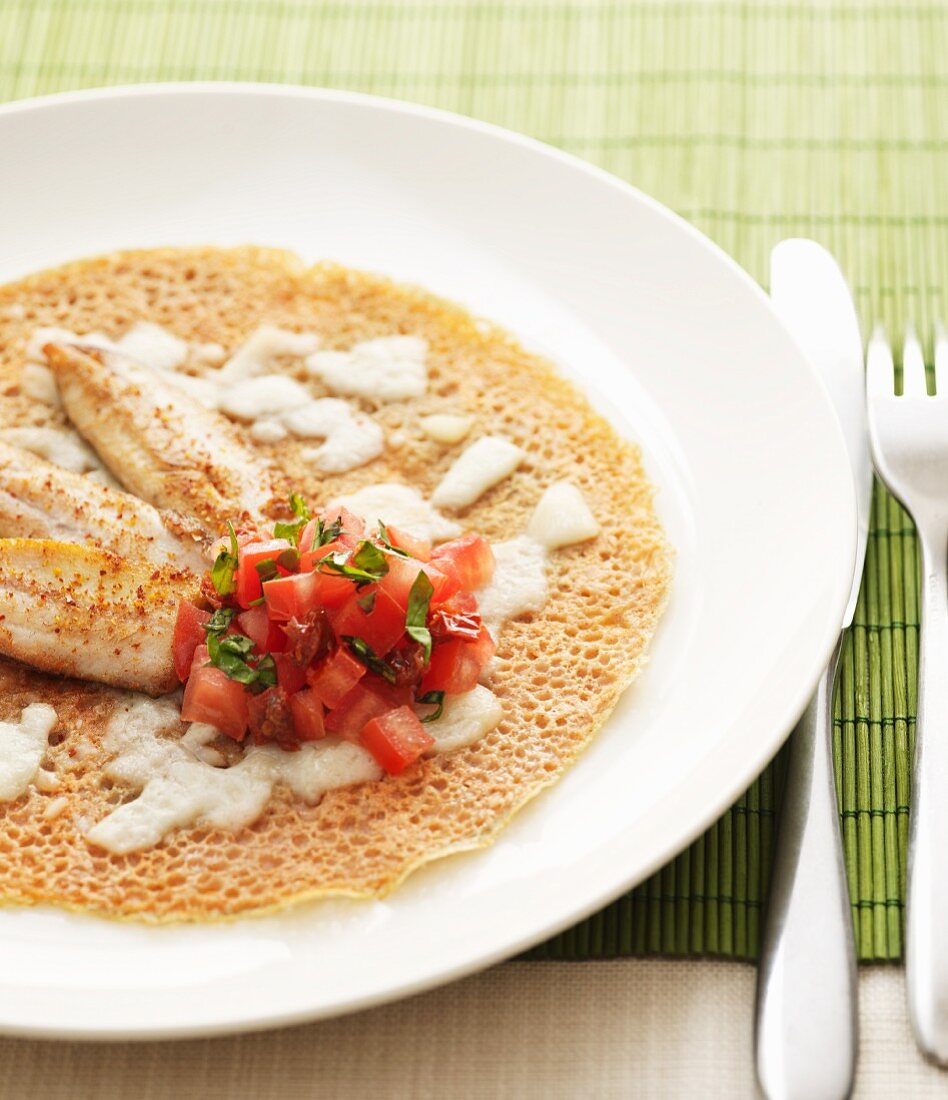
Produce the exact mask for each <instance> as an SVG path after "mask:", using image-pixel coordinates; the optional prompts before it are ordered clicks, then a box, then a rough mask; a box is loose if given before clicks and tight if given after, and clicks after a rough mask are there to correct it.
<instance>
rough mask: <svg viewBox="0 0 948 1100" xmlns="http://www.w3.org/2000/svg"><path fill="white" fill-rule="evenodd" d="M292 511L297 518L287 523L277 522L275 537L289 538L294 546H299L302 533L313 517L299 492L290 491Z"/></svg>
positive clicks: (274, 531) (274, 527)
mask: <svg viewBox="0 0 948 1100" xmlns="http://www.w3.org/2000/svg"><path fill="white" fill-rule="evenodd" d="M290 511H291V512H292V513H293V515H294V516H296V519H295V520H292V521H289V522H286V523H284V522H279V523H275V524H274V525H273V537H274V538H275V539H289V540H290V542H292V543H293V545H294V546H298V545H299V541H300V533H301V532H302V530H303V528H304V527H305V526H306V524H307V523H309V521H310V520H311V519H312V518H313V517H312V515H311V514H310V510H309V508H307V506H306V501H305V500H303V498H302V497H301V496H300V494H299V493H290Z"/></svg>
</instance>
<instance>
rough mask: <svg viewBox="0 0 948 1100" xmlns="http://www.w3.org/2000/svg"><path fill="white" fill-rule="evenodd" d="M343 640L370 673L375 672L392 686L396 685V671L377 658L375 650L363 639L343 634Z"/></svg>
mask: <svg viewBox="0 0 948 1100" xmlns="http://www.w3.org/2000/svg"><path fill="white" fill-rule="evenodd" d="M342 640H343V641H344V642H345V643H346V645H347V646H348V647H349V651H350V653H351V654H352V656H353V657H355V659H356V660H357V661H361V662H362V664H364V665H365V667H366V668H367V669H368V670H369V671H370V672H375V673H377V674H378V675H379V676H381V677H382V679H383V680H386V681H387V682H388V683H390V684H394V683H395V669H394V668H392V666H391V665H390V664H388V662H387V661H383V660H382V658H381V657H379V656H377V655H376V653H375V650H373V649H372V647H371V646H370V645H369V644H368V643H367V642H364V641H363V640H362V639H361V638H354V637H353V636H352V635H351V634H343V636H342Z"/></svg>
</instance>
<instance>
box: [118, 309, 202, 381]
mask: <svg viewBox="0 0 948 1100" xmlns="http://www.w3.org/2000/svg"><path fill="white" fill-rule="evenodd" d="M118 348H119V350H120V351H121V352H123V353H124V354H125V355H128V356H131V358H132V359H137V360H138V362H139V363H143V364H144V365H145V366H146V367H152V368H153V369H154V370H175V369H176V368H177V367H180V366H183V365H184V364H185V363H186V362H187V361H188V352H189V345H188V343H187V342H186V341H185V340H182V339H181V338H180V336H175V334H174V333H173V332H169V331H168V330H167V329H166V328H162V327H161V325H155V324H152V323H151V321H139V322H138V323H137V324H135V325H133V326H132V327H131V328H130V329H129V330H128V332H126V333H125V335H124V336H123V337H122V338H121V339H120V340H119V341H118Z"/></svg>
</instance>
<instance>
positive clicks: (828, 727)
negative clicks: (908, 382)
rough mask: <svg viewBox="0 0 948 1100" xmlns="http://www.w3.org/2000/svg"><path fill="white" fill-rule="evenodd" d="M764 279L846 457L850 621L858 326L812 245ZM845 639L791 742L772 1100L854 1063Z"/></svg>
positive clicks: (759, 1022) (838, 280) (831, 268)
mask: <svg viewBox="0 0 948 1100" xmlns="http://www.w3.org/2000/svg"><path fill="white" fill-rule="evenodd" d="M770 287H771V291H770V292H771V296H772V299H773V304H774V307H775V309H776V310H777V313H778V314H779V315H780V316H781V318H782V319H783V321H784V323H785V324H786V325H787V327H788V328H789V329H790V331H791V332H792V333H793V334H794V336H795V337H796V339H797V342H798V344H799V345H800V347H801V349H802V350H803V352H804V353H805V355H806V356H807V358H808V359H809V361H810V363H811V364H812V365H813V366H814V367H815V368H816V369H817V370H818V371H819V374H820V376H821V377H822V379H823V382H824V383H825V384H826V386H827V389H828V390H829V392H830V395H831V396H832V399H833V404H834V406H835V408H836V414H837V416H838V418H839V421H840V425H841V427H842V429H843V435H844V436H845V439H846V446H847V450H848V452H849V459H850V463H851V465H852V471H853V478H854V481H855V486H856V496H857V509H858V517H859V537H858V544H857V552H856V561H855V568H854V573H853V580H852V591H851V593H850V597H849V605H848V606H847V608H846V616H845V620H844V622H843V624H842V626H843V629H845V628H846V627H848V626H849V625H850V623H851V622H852V619H853V615H854V613H855V610H856V599H857V597H858V595H859V586H860V583H861V580H862V569H863V562H864V560H865V554H866V542H867V537H868V530H869V504H870V498H871V493H872V468H871V465H870V462H869V450H868V445H867V438H866V411H865V397H864V384H865V383H864V380H863V366H862V340H861V337H860V334H859V322H858V319H857V317H856V310H855V307H854V306H853V302H852V298H851V297H850V294H849V290H848V288H847V286H846V282H845V280H844V279H843V275H842V273H841V272H840V270H839V267H838V266H837V264H836V262H835V260H834V259H833V258H832V256H830V254H829V253H828V252H826V250H825V249H823V248H821V247H820V246H819V245H818V244H816V243H815V242H813V241H805V240H790V241H783V242H781V243H780V244H779V245H778V246H777V247H776V248H775V249H774V251H773V253H772V254H771V258H770ZM805 491H806V487H805V486H801V492H805ZM841 642H842V637H840V641H839V642H837V644H836V648H835V650H834V651H833V655H832V658H831V659H830V662H829V664H828V665H827V667H826V671H825V672H824V673H823V676H822V678H821V679H820V682H819V685H818V686H817V690H816V694H815V695H814V696H813V698H812V700H811V701H810V704H809V706H808V707H807V709H806V711H805V712H804V714H803V717H802V718H801V719H800V721H799V723H798V724H797V726H796V729H795V730H794V732H793V737H792V741H791V745H790V762H789V767H788V771H787V784H786V789H785V793H784V800H783V809H782V811H781V816H780V824H779V829H778V834H777V848H776V853H775V861H774V871H773V879H772V882H771V887H770V900H769V904H768V910H767V914H766V918H765V924H764V930H763V942H762V947H761V957H760V966H759V970H758V977H757V1019H756V1041H757V1076H758V1079H759V1081H760V1085H761V1088H762V1089H763V1091H764V1093H765V1094H766V1095H767V1096H768V1097H770V1098H771V1100H778V1098H780V1100H790V1098H800V1100H822V1098H825V1100H836V1098H839V1097H845V1096H848V1095H849V1093H850V1091H851V1089H852V1083H853V1074H854V1070H855V1062H856V1042H857V1012H856V1000H857V987H856V956H855V949H854V946H853V927H852V913H851V906H850V899H849V891H848V889H847V885H846V873H845V867H844V864H843V851H842V838H841V835H840V827H839V811H838V808H837V803H836V786H835V782H834V777H833V758H832V734H833V720H832V708H833V679H834V676H835V673H836V664H837V661H838V659H839V653H840V646H841Z"/></svg>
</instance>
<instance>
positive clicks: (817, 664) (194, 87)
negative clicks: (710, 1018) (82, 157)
mask: <svg viewBox="0 0 948 1100" xmlns="http://www.w3.org/2000/svg"><path fill="white" fill-rule="evenodd" d="M194 93H200V94H205V95H213V96H219V97H222V98H226V97H229V96H233V95H244V96H246V95H254V96H265V97H273V98H287V99H293V100H299V99H304V100H312V101H316V102H319V103H333V102H336V103H341V104H349V105H353V106H357V107H362V108H373V109H375V110H381V111H387V112H391V113H396V114H401V115H409V116H415V117H418V118H422V119H428V120H432V121H436V122H440V123H442V124H446V125H451V126H453V127H457V128H460V129H463V130H468V131H473V132H477V133H481V134H484V135H487V136H491V137H493V138H495V139H498V140H502V141H504V142H507V143H509V144H512V145H519V146H521V147H524V148H527V149H532V150H533V151H535V152H537V153H539V154H541V155H543V156H546V157H552V158H553V159H555V160H557V161H559V162H560V163H562V164H563V165H564V166H566V167H568V168H570V169H572V170H573V171H579V172H581V173H583V174H584V175H586V176H588V177H591V178H592V179H594V180H597V181H598V182H599V183H600V184H604V185H607V186H608V187H610V188H612V189H613V190H616V191H618V192H620V193H623V194H625V195H626V196H628V197H631V198H633V199H634V200H635V201H636V202H638V203H640V204H642V205H644V206H646V207H648V208H649V209H650V211H651V212H652V213H653V214H655V215H657V216H658V217H660V218H661V219H663V220H665V221H666V222H670V223H672V224H673V225H675V226H676V227H677V229H678V231H683V232H684V233H685V234H686V235H687V236H688V237H690V238H691V240H692V241H693V242H694V243H696V244H697V245H699V246H700V247H701V248H702V249H704V250H705V251H706V252H710V253H711V254H713V255H714V256H715V258H716V259H717V261H718V262H719V263H723V264H724V265H725V267H726V268H727V269H728V270H729V272H730V274H731V275H732V276H733V277H736V278H737V279H738V281H739V282H740V283H741V284H742V285H743V287H744V289H745V290H746V291H749V292H750V293H751V294H752V296H753V297H755V298H757V300H758V301H759V302H762V303H763V304H764V305H765V307H766V310H767V312H768V314H769V316H770V318H771V320H772V321H773V322H774V323H775V324H776V325H777V326H778V327H779V328H781V329H782V330H783V332H784V333H785V334H786V336H787V337H788V339H789V341H790V342H791V343H792V344H793V346H794V347H795V349H796V354H797V357H798V359H799V362H800V365H801V369H804V368H805V369H806V371H807V372H808V373H809V375H810V376H811V378H813V379H814V380H815V381H816V382H817V384H818V386H819V388H821V389H823V391H824V398H825V401H826V404H827V406H829V407H830V408H832V406H831V403H830V399H829V397H828V395H827V394H826V392H825V388H824V386H823V383H822V380H821V379H820V378H819V375H818V373H817V372H816V371H815V369H814V368H813V367H812V365H811V364H810V363H809V362H808V361H807V359H806V357H805V356H804V355H803V352H802V350H801V349H800V347H799V345H798V343H797V341H796V339H795V338H794V337H793V334H792V333H790V332H789V331H788V330H787V328H786V326H785V325H784V324H783V322H782V321H781V320H780V318H779V317H778V315H777V314H776V312H775V310H774V309H773V306H772V304H771V301H770V298H769V296H768V295H767V294H766V293H765V292H764V290H763V289H762V287H761V286H760V285H759V284H758V283H757V282H756V281H755V280H754V279H753V278H752V277H751V276H750V275H749V274H748V272H747V271H746V270H745V269H744V268H742V267H741V266H740V265H739V264H738V263H737V261H736V260H734V259H733V258H732V257H731V256H730V255H729V254H728V253H727V252H725V251H724V249H723V248H722V247H721V246H720V245H718V244H717V243H716V242H715V241H713V240H712V239H711V238H710V237H708V236H706V235H705V234H704V233H703V232H702V231H701V230H699V229H698V228H697V227H696V226H694V225H693V224H691V223H690V222H688V221H686V220H685V219H684V218H683V217H681V216H680V215H679V214H677V213H675V212H674V211H673V210H671V209H670V208H668V207H667V206H665V205H664V204H663V203H661V202H660V201H659V200H658V199H656V198H654V197H652V196H651V195H649V194H647V193H646V192H643V191H642V190H640V189H639V188H638V187H636V186H635V185H634V184H631V183H628V182H626V181H625V180H623V179H621V178H620V177H618V176H616V175H613V174H612V173H610V172H608V171H606V170H605V169H603V168H600V167H598V166H597V165H595V164H592V163H591V162H589V161H586V160H584V159H583V158H581V157H578V156H576V155H574V154H571V153H568V152H566V151H564V150H562V149H560V148H558V147H557V146H554V145H549V144H547V143H545V142H542V141H540V140H538V139H536V138H533V137H530V136H528V135H525V134H521V133H518V132H517V131H514V130H510V129H507V128H505V127H503V126H499V125H496V124H494V123H490V122H485V121H482V120H480V119H476V118H472V117H470V116H466V115H462V114H459V113H456V112H453V111H449V110H445V109H442V108H438V107H432V106H429V105H427V104H420V103H414V102H411V101H406V100H399V99H395V98H392V97H386V96H378V95H374V94H369V93H363V92H353V91H348V90H344V89H335V88H322V87H313V86H307V85H298V84H293V83H278V82H252V81H248V82H242V81H208V80H198V81H168V82H147V83H139V84H117V85H108V86H102V87H96V88H86V89H79V90H74V91H66V92H56V93H51V94H47V95H41V96H32V97H28V98H24V99H19V100H12V101H10V102H7V103H4V104H0V119H2V118H4V117H6V116H9V115H15V114H28V113H30V112H33V111H37V110H43V109H48V108H51V109H55V108H57V107H59V106H63V105H69V104H71V103H76V102H80V103H81V102H88V101H109V100H129V99H136V98H159V97H160V98H172V97H174V96H178V95H189V94H194ZM832 422H833V424H834V425H835V428H836V434H837V436H838V444H839V450H840V453H842V454H844V453H845V452H844V449H843V447H844V444H843V437H842V432H841V429H840V428H839V425H838V422H837V421H836V418H835V413H834V415H833V421H832ZM847 505H848V511H849V512H850V519H851V522H850V523H849V524H848V531H849V534H848V542H849V556H850V557H851V558H852V559H853V561H854V560H855V541H856V537H855V536H856V509H855V491H854V489H852V488H851V491H850V494H849V497H848V499H847ZM841 529H842V527H841ZM672 584H673V585H674V580H673V582H672ZM839 587H840V594H839V598H838V601H837V602H838V603H839V607H838V608H837V609H836V610H837V614H835V615H833V616H831V617H827V620H826V622H827V624H829V625H826V626H825V627H824V636H823V637H821V638H820V640H819V644H814V645H813V646H812V647H811V649H812V653H813V657H812V660H811V664H812V668H811V671H810V673H809V675H808V676H807V677H806V678H805V680H804V677H802V676H801V677H800V682H799V685H798V687H797V690H796V692H795V693H793V701H792V703H790V704H788V705H787V707H786V708H785V711H784V713H783V715H782V716H781V718H780V719H779V720H775V722H774V727H775V728H777V727H779V728H780V730H781V735H780V738H779V740H777V739H776V735H775V738H774V740H773V741H771V739H769V738H767V739H765V747H764V748H763V749H762V750H761V751H760V752H758V753H757V754H755V755H753V756H749V757H748V758H746V759H745V762H744V766H743V768H742V769H740V770H739V771H737V772H735V773H734V774H733V775H732V776H731V779H730V783H729V784H728V785H727V786H726V787H723V786H720V787H717V788H716V795H715V797H714V798H713V799H709V804H710V803H711V802H713V804H714V808H713V809H712V810H708V811H706V812H705V814H703V815H699V817H700V820H698V821H697V823H696V824H693V825H692V826H691V827H690V828H689V829H687V830H681V831H678V832H677V833H676V835H677V837H678V839H677V841H676V843H675V845H674V846H673V848H672V849H671V850H667V851H664V852H663V853H662V854H660V855H655V856H653V857H652V858H651V859H649V860H647V861H645V862H644V863H642V864H639V865H638V866H637V867H636V869H635V870H634V871H633V872H632V873H631V874H628V875H626V876H622V875H620V876H619V877H618V878H617V879H615V880H614V882H613V885H612V886H610V887H609V888H608V889H606V890H604V891H600V892H598V893H597V894H596V896H595V898H593V899H592V900H589V898H588V895H587V894H585V893H584V895H583V896H584V898H586V900H585V902H584V904H582V905H581V906H576V907H575V908H573V909H572V910H571V911H570V913H569V915H567V916H565V917H559V918H556V919H554V920H552V921H550V922H549V923H547V924H544V925H543V926H542V927H540V928H538V929H537V928H535V929H534V930H533V931H532V932H531V933H529V934H528V935H524V936H521V937H519V938H517V939H516V940H509V941H507V942H505V944H504V945H503V946H502V947H499V948H497V949H495V950H489V951H483V952H481V953H480V954H477V955H476V956H475V957H473V958H469V959H466V960H465V961H463V962H461V963H457V964H455V965H453V966H449V967H444V966H439V967H437V968H436V969H435V971H434V972H432V973H425V974H423V975H422V976H420V977H418V978H417V979H416V980H414V981H408V982H402V983H400V984H398V985H396V986H394V987H389V986H386V987H384V988H382V989H378V990H376V991H374V992H372V993H368V994H365V995H361V996H357V997H354V998H352V999H351V1000H344V1001H343V1002H342V1003H335V1004H333V1005H330V1006H328V1007H317V1008H314V1009H309V1010H307V1009H305V1008H303V1009H298V1010H297V1009H293V1010H288V1011H285V1012H282V1013H281V1012H272V1011H267V1012H266V1013H265V1015H262V1016H253V1015H251V1014H249V1013H247V1012H244V1013H243V1014H241V1016H240V1017H239V1018H238V1019H236V1020H227V1021H223V1022H221V1023H218V1024H208V1023H204V1022H197V1023H183V1024H181V1025H174V1026H167V1027H163V1026H159V1027H155V1026H150V1025H148V1024H147V1023H146V1024H144V1025H135V1026H132V1027H129V1028H115V1027H111V1026H107V1025H93V1026H91V1027H83V1026H81V1025H80V1026H78V1027H75V1028H63V1027H60V1026H57V1027H52V1028H45V1027H43V1026H34V1025H31V1024H27V1025H25V1026H18V1025H17V1024H15V1023H9V1022H6V1021H0V1034H6V1035H11V1036H23V1037H33V1038H65V1039H70V1040H103V1039H109V1040H115V1041H120V1040H123V1041H124V1040H148V1039H172V1038H176V1039H180V1038H194V1037H200V1036H213V1035H217V1036H220V1035H227V1034H238V1033H241V1032H246V1031H250V1030H259V1029H271V1028H279V1027H285V1026H290V1025H293V1024H299V1023H303V1022H309V1021H314V1020H317V1019H324V1018H329V1017H334V1016H341V1015H345V1014H348V1013H350V1012H356V1011H360V1010H364V1009H366V1008H370V1007H372V1006H375V1005H379V1004H383V1003H387V1002H390V1001H393V1000H396V999H401V998H403V997H407V996H411V995H414V994H416V993H419V992H422V991H424V990H427V989H431V988H435V987H437V986H439V985H442V984H445V983H447V982H449V981H454V980H457V979H459V978H462V977H465V976H467V975H469V974H472V973H475V972H477V971H479V970H482V969H484V968H486V967H488V966H491V965H493V964H495V963H497V962H499V961H501V960H503V959H508V958H510V957H511V956H513V955H516V954H519V953H520V952H521V951H523V950H525V949H527V948H529V947H530V946H533V945H534V944H536V943H538V942H541V941H542V940H545V939H547V938H549V937H550V936H553V935H556V934H557V933H558V932H560V931H562V930H564V929H566V928H569V927H571V926H572V925H574V924H576V923H577V922H578V921H581V920H583V919H585V918H586V917H587V916H589V915H590V914H592V913H595V912H597V911H598V910H599V909H601V908H602V907H603V906H605V905H607V904H609V903H610V902H611V901H613V900H614V899H615V898H617V897H619V896H620V895H621V894H622V893H624V892H625V891H627V890H628V889H630V888H631V887H632V886H634V885H636V884H638V883H640V882H642V881H644V879H645V878H647V877H648V876H649V875H650V874H652V873H653V872H654V871H655V870H657V869H658V868H659V867H661V866H664V865H665V864H666V863H668V862H669V861H670V860H672V859H674V858H675V856H676V855H678V854H679V853H680V852H681V851H683V850H684V849H685V848H686V847H687V846H688V845H689V844H691V843H692V841H693V840H694V839H695V838H696V837H698V836H700V835H701V834H702V833H703V832H704V831H705V830H706V829H707V828H708V827H709V826H710V825H711V824H712V823H713V822H714V821H715V820H717V819H718V817H720V815H721V814H722V813H723V812H725V811H726V810H727V809H728V808H729V807H730V806H731V805H732V803H733V802H734V800H735V798H736V797H738V796H739V794H740V792H741V791H742V790H744V789H746V787H747V786H748V785H749V784H750V783H751V782H752V781H753V780H754V779H755V778H756V777H757V776H758V775H759V774H760V773H761V771H762V770H763V768H765V767H766V766H767V764H768V763H769V761H770V760H771V759H772V758H773V757H774V755H775V754H776V753H777V752H778V751H779V750H780V748H781V746H782V745H783V743H784V741H785V740H786V738H787V737H788V736H789V733H790V732H791V730H792V728H793V725H794V724H795V722H796V721H797V719H798V717H799V715H800V714H801V713H802V712H803V709H804V708H805V706H806V704H807V702H808V701H809V699H810V697H811V695H812V692H813V690H814V688H815V686H816V683H817V681H818V679H819V676H820V674H821V673H822V671H823V668H824V667H825V665H826V662H827V660H828V658H829V656H830V653H831V652H832V649H833V646H834V645H835V642H836V639H837V638H838V636H839V632H840V627H841V624H842V617H843V610H844V606H845V602H846V599H847V597H848V594H849V588H850V580H849V579H847V580H846V581H845V583H843V582H840V586H839ZM834 622H835V623H836V625H835V626H834V625H832V624H833V623H834ZM659 629H661V627H659ZM643 675H647V672H643ZM620 879H621V882H620V881H619V880H620ZM617 883H618V884H617ZM91 919H100V918H94V917H93V918H91ZM249 919H252V918H249Z"/></svg>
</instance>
